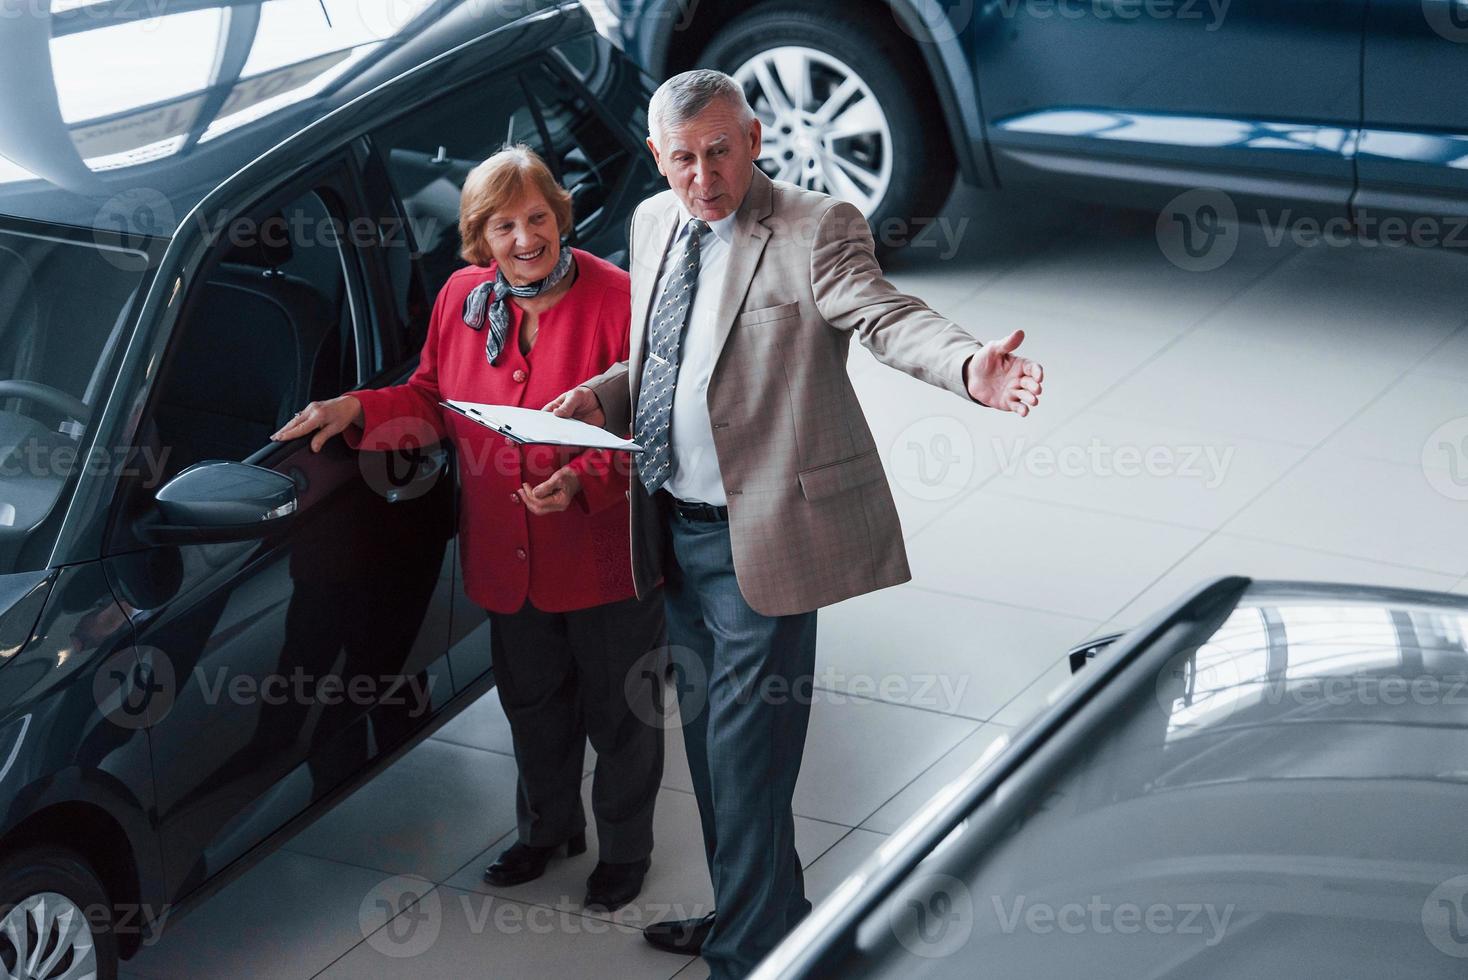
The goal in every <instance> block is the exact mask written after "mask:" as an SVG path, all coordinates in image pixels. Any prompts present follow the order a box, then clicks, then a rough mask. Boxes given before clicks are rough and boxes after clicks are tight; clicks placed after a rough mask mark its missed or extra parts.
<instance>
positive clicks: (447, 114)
mask: <svg viewBox="0 0 1468 980" xmlns="http://www.w3.org/2000/svg"><path fill="white" fill-rule="evenodd" d="M373 141H374V142H375V143H376V145H377V148H378V152H379V153H380V154H381V155H382V157H383V159H384V160H385V161H386V163H387V168H388V174H389V176H390V177H391V179H392V182H393V185H394V187H395V188H396V190H397V193H398V196H399V198H400V199H401V200H402V202H403V207H404V209H405V210H406V211H407V213H408V221H409V224H410V225H411V228H412V232H413V240H414V242H415V244H416V245H417V248H418V251H419V253H420V254H421V256H422V265H423V269H424V275H425V278H426V279H427V287H428V289H429V290H430V292H431V293H432V294H434V295H437V293H438V290H439V289H440V287H442V286H443V284H444V283H445V282H447V281H448V278H449V276H450V275H451V274H453V272H454V270H455V269H458V268H459V267H460V266H462V265H463V264H464V261H463V259H461V258H459V248H460V244H461V243H460V240H459V196H460V193H461V192H462V190H463V187H464V180H465V178H467V177H468V176H469V171H471V170H473V169H474V168H475V167H477V166H478V165H479V164H480V163H481V162H483V161H484V159H485V158H487V157H489V156H491V155H493V154H494V153H495V152H497V151H498V150H499V149H500V148H502V147H503V146H505V145H506V144H511V143H527V144H529V145H530V146H531V147H533V148H534V149H535V150H536V151H537V152H538V151H540V150H541V149H543V145H542V144H543V141H542V140H541V138H540V130H539V128H538V127H537V126H536V124H535V117H534V115H533V114H532V113H531V111H530V108H529V105H528V104H527V101H526V98H525V91H524V88H523V87H522V86H521V84H520V80H519V77H518V76H517V75H514V74H505V75H503V76H501V77H497V78H492V79H487V80H485V81H480V82H475V83H474V84H472V85H467V86H465V87H463V88H460V89H459V90H457V91H455V92H453V93H450V94H449V95H446V96H444V97H442V98H440V99H437V100H435V101H434V102H433V103H432V104H430V105H427V106H424V107H422V108H420V109H417V110H415V111H414V112H411V113H409V114H408V115H407V116H405V117H404V118H402V119H401V120H399V121H397V122H395V123H392V124H391V125H388V126H385V127H383V128H382V129H381V130H379V131H378V132H377V133H375V134H374V135H373Z"/></svg>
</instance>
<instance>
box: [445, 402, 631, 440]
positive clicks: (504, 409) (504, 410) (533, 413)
mask: <svg viewBox="0 0 1468 980" xmlns="http://www.w3.org/2000/svg"><path fill="white" fill-rule="evenodd" d="M439 405H441V406H442V407H444V408H446V409H448V410H449V411H451V412H454V413H456V414H459V415H462V416H464V418H466V419H468V420H469V421H471V422H475V423H477V424H479V425H482V426H484V427H485V428H487V429H491V430H493V431H495V432H498V433H499V434H500V435H502V436H504V437H505V438H506V439H508V440H510V441H511V442H514V443H518V444H519V445H522V446H569V447H571V448H576V449H613V450H618V451H621V452H629V453H640V452H646V450H645V449H644V448H643V447H642V446H640V445H638V444H637V443H635V442H633V441H632V440H631V439H622V438H619V437H617V436H614V435H612V433H610V432H608V431H607V430H606V429H602V428H598V427H597V426H594V425H591V424H590V423H588V422H581V421H578V420H576V419H563V418H561V417H560V416H557V415H552V414H551V413H550V412H542V411H537V410H535V409H530V408H520V407H518V406H515V405H484V404H481V403H479V402H461V401H454V400H445V401H440V402H439Z"/></svg>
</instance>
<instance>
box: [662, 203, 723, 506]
mask: <svg viewBox="0 0 1468 980" xmlns="http://www.w3.org/2000/svg"><path fill="white" fill-rule="evenodd" d="M679 210H680V212H681V214H682V219H683V220H682V223H681V224H680V225H679V229H678V234H677V235H675V236H674V237H673V243H672V244H671V245H669V246H668V252H667V255H666V256H664V259H663V269H662V272H661V273H659V275H658V283H657V288H656V290H655V291H654V293H653V302H652V309H654V310H656V309H657V308H658V304H659V303H660V302H661V301H662V298H663V290H664V289H665V288H666V287H667V284H668V279H669V278H670V276H671V275H672V273H673V271H674V270H673V269H672V268H671V266H672V263H671V262H670V261H668V259H669V257H671V256H676V255H678V254H680V252H681V250H682V248H683V241H684V240H685V239H686V238H687V237H688V235H689V222H690V221H692V220H693V217H692V215H690V214H689V213H688V211H687V209H686V208H682V207H680V208H679ZM734 219H735V215H733V214H730V215H729V216H728V217H727V218H721V219H719V220H718V221H711V222H709V227H710V228H711V229H713V232H712V234H708V235H705V236H704V237H703V243H702V245H701V246H700V249H699V266H698V285H697V286H696V287H695V290H694V294H693V306H692V308H691V309H690V310H689V311H688V327H687V329H686V330H685V332H684V334H683V345H682V347H681V348H680V349H679V354H678V378H677V381H676V383H675V385H674V388H673V433H672V446H671V448H672V475H671V476H669V477H668V481H667V483H665V484H664V486H665V487H666V489H667V491H668V492H669V493H671V494H672V495H673V496H675V497H677V498H679V499H680V500H693V501H698V502H700V503H705V504H714V505H715V506H719V507H723V506H725V505H726V504H728V502H729V501H728V498H727V497H726V496H725V495H724V477H723V474H721V473H720V472H719V457H718V454H717V453H715V451H714V427H713V424H712V423H710V422H709V406H708V390H709V378H710V377H711V376H712V375H713V373H714V353H715V352H714V339H715V336H716V324H715V323H714V317H715V316H716V315H717V313H718V311H717V309H716V307H717V306H718V305H719V294H720V293H722V292H723V289H724V272H725V270H726V269H727V268H728V266H729V249H730V246H731V245H732V243H733V241H734Z"/></svg>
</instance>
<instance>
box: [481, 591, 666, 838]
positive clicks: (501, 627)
mask: <svg viewBox="0 0 1468 980" xmlns="http://www.w3.org/2000/svg"><path fill="white" fill-rule="evenodd" d="M489 619H490V648H491V656H492V659H493V662H494V676H495V685H496V687H497V688H498V690H499V696H500V703H501V704H502V705H504V708H505V716H506V717H507V718H508V719H509V722H510V736H511V739H512V740H513V742H514V746H515V764H516V767H517V769H518V770H519V785H518V787H517V789H516V793H515V816H516V823H517V829H518V831H519V839H520V843H522V844H529V845H533V846H536V847H553V846H555V845H557V844H560V843H562V842H563V841H565V840H566V839H567V838H569V837H572V836H574V835H575V834H577V833H580V832H581V831H582V830H583V829H584V828H585V827H586V814H585V811H584V809H583V807H582V805H581V773H582V766H583V763H584V760H585V755H586V741H587V739H588V738H590V740H591V747H592V748H593V749H595V750H596V771H595V774H594V775H593V776H592V784H591V808H592V812H593V814H594V815H595V818H596V832H597V839H598V846H599V850H600V858H601V860H603V861H610V862H613V863H618V864H621V863H626V862H631V861H640V860H642V859H643V858H645V857H647V856H648V855H649V854H651V853H652V818H653V807H654V805H655V804H656V802H657V795H658V786H659V784H660V783H661V782H662V778H663V730H662V727H661V726H660V711H661V709H660V706H661V704H662V677H661V673H660V671H659V670H658V665H659V664H660V663H661V662H662V657H663V653H662V652H661V649H660V648H662V647H663V646H664V644H665V643H666V639H665V632H664V625H663V597H662V595H661V594H660V593H659V592H654V593H653V594H651V595H649V596H648V597H647V598H646V599H643V600H638V599H636V598H632V599H624V600H622V601H620V602H610V603H606V604H605V605H600V606H592V607H591V608H589V609H578V610H574V611H572V612H563V613H547V612H542V611H540V610H539V609H536V608H535V607H534V606H532V605H531V604H530V603H529V602H528V601H527V602H526V603H525V605H524V606H523V607H522V608H521V609H520V611H519V612H515V613H509V614H505V613H494V612H492V613H490V614H489Z"/></svg>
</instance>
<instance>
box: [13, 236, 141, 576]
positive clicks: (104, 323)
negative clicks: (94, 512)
mask: <svg viewBox="0 0 1468 980" xmlns="http://www.w3.org/2000/svg"><path fill="white" fill-rule="evenodd" d="M143 268H144V260H143V257H142V256H140V255H138V254H136V253H132V252H128V251H122V250H112V249H106V248H102V247H99V246H97V245H94V244H91V243H86V244H83V243H81V242H77V241H68V240H63V239H62V238H60V237H56V238H52V237H49V236H44V235H33V234H26V233H21V232H19V231H7V230H4V229H0V379H4V381H3V387H0V570H4V571H12V570H15V569H12V568H10V567H8V566H9V562H8V561H7V556H9V555H11V554H13V553H14V551H15V549H16V548H17V547H18V543H19V540H20V538H21V537H23V536H24V535H25V534H26V533H27V532H29V531H30V530H31V529H33V528H34V527H36V525H38V524H39V523H40V522H41V521H42V520H43V519H44V518H45V517H46V516H47V515H48V514H49V513H50V512H51V510H52V507H53V506H54V505H55V504H56V502H57V500H58V498H59V497H60V496H61V494H62V492H63V489H64V488H65V487H66V486H67V484H68V480H69V478H70V477H72V476H73V475H75V474H76V473H77V472H78V471H79V469H80V467H81V465H82V461H80V460H78V459H77V449H78V447H79V446H80V445H81V443H82V439H83V436H84V435H85V433H86V431H87V426H88V424H89V423H90V421H91V419H92V418H93V417H94V416H95V414H96V413H97V412H98V411H99V410H100V407H101V405H102V403H103V401H104V400H105V399H106V397H107V395H108V394H110V391H111V378H110V376H109V374H108V372H109V371H110V370H111V366H112V364H113V362H114V358H113V354H114V353H115V352H116V351H117V350H118V349H119V348H120V347H121V346H122V345H123V343H124V341H125V337H124V336H123V335H124V332H125V330H126V324H127V320H128V316H129V314H130V312H131V309H132V305H133V300H134V297H135V294H136V291H137V289H138V286H139V284H140V283H141V281H142V277H143V273H142V270H143ZM31 386H35V387H31ZM104 451H105V450H104Z"/></svg>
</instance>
